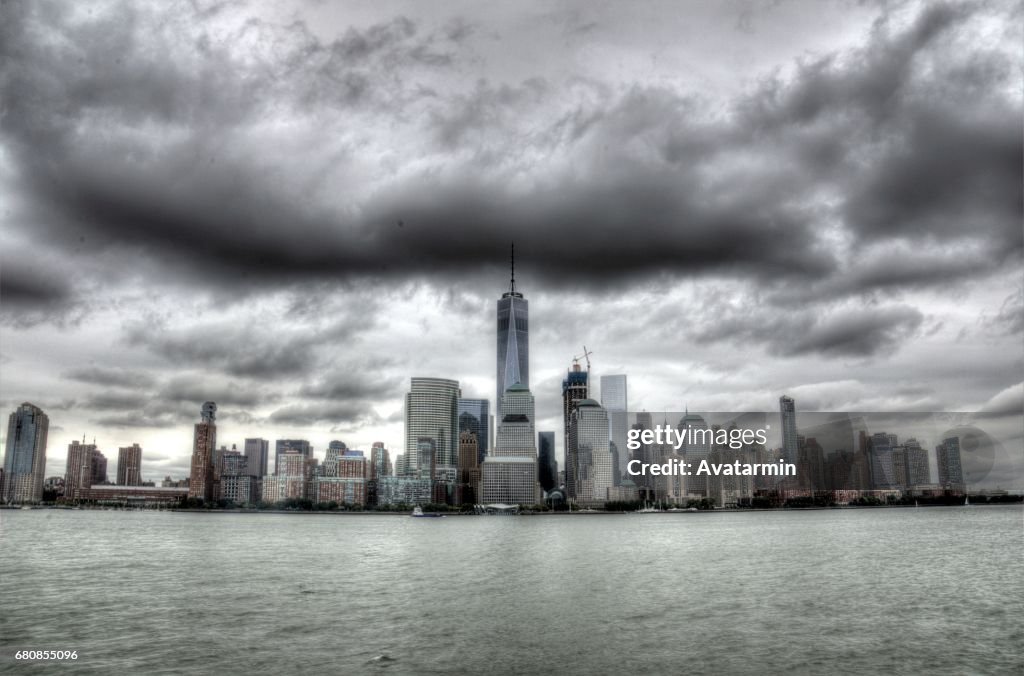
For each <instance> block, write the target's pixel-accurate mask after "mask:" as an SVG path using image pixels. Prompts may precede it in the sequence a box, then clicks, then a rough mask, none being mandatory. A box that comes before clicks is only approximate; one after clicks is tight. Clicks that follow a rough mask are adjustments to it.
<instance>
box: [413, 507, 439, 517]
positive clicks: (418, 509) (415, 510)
mask: <svg viewBox="0 0 1024 676" xmlns="http://www.w3.org/2000/svg"><path fill="white" fill-rule="evenodd" d="M412 516H419V517H426V518H437V519H442V518H444V514H424V513H423V508H422V507H420V506H419V505H416V506H415V507H413V510H412Z"/></svg>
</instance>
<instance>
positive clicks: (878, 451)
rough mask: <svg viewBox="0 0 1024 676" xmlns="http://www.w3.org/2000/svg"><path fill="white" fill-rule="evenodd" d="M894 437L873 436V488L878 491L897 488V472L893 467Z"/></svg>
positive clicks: (881, 434)
mask: <svg viewBox="0 0 1024 676" xmlns="http://www.w3.org/2000/svg"><path fill="white" fill-rule="evenodd" d="M893 440H894V437H893V435H891V434H887V433H886V432H876V433H875V434H872V435H871V445H870V448H871V453H870V455H869V456H868V458H869V460H870V463H871V487H872V488H874V489H876V490H887V489H891V488H897V487H898V486H899V484H898V483H897V481H896V470H895V467H894V465H893V445H892V442H893Z"/></svg>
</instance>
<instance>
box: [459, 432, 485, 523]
mask: <svg viewBox="0 0 1024 676" xmlns="http://www.w3.org/2000/svg"><path fill="white" fill-rule="evenodd" d="M479 495H480V455H479V452H478V448H477V438H476V434H474V433H473V432H469V431H466V430H463V431H461V432H459V484H458V490H457V492H456V496H457V500H456V502H457V503H458V504H461V505H472V504H475V503H476V501H477V497H478V496H479Z"/></svg>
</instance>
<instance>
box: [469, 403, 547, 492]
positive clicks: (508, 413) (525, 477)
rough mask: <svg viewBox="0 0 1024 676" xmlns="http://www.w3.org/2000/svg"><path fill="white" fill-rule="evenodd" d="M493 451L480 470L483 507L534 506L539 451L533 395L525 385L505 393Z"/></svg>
mask: <svg viewBox="0 0 1024 676" xmlns="http://www.w3.org/2000/svg"><path fill="white" fill-rule="evenodd" d="M499 413H500V414H501V422H500V423H498V434H497V437H496V439H495V441H494V449H493V451H492V452H491V453H490V454H488V456H487V457H486V458H484V462H483V465H482V466H481V468H480V476H481V489H480V492H481V499H482V501H483V502H484V503H487V504H494V503H503V504H509V505H532V504H534V503H535V502H536V501H537V497H538V496H537V448H536V436H535V434H534V430H535V428H534V415H535V414H534V400H533V394H532V393H531V392H530V390H529V388H527V387H526V386H525V385H523V384H522V383H517V384H515V385H512V386H510V387H509V388H508V389H507V390H505V392H504V394H503V396H502V398H501V408H500V409H499Z"/></svg>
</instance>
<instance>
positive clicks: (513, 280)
mask: <svg viewBox="0 0 1024 676" xmlns="http://www.w3.org/2000/svg"><path fill="white" fill-rule="evenodd" d="M511 263H512V283H511V284H510V285H509V291H511V292H512V293H515V292H516V243H515V242H512V258H511Z"/></svg>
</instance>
